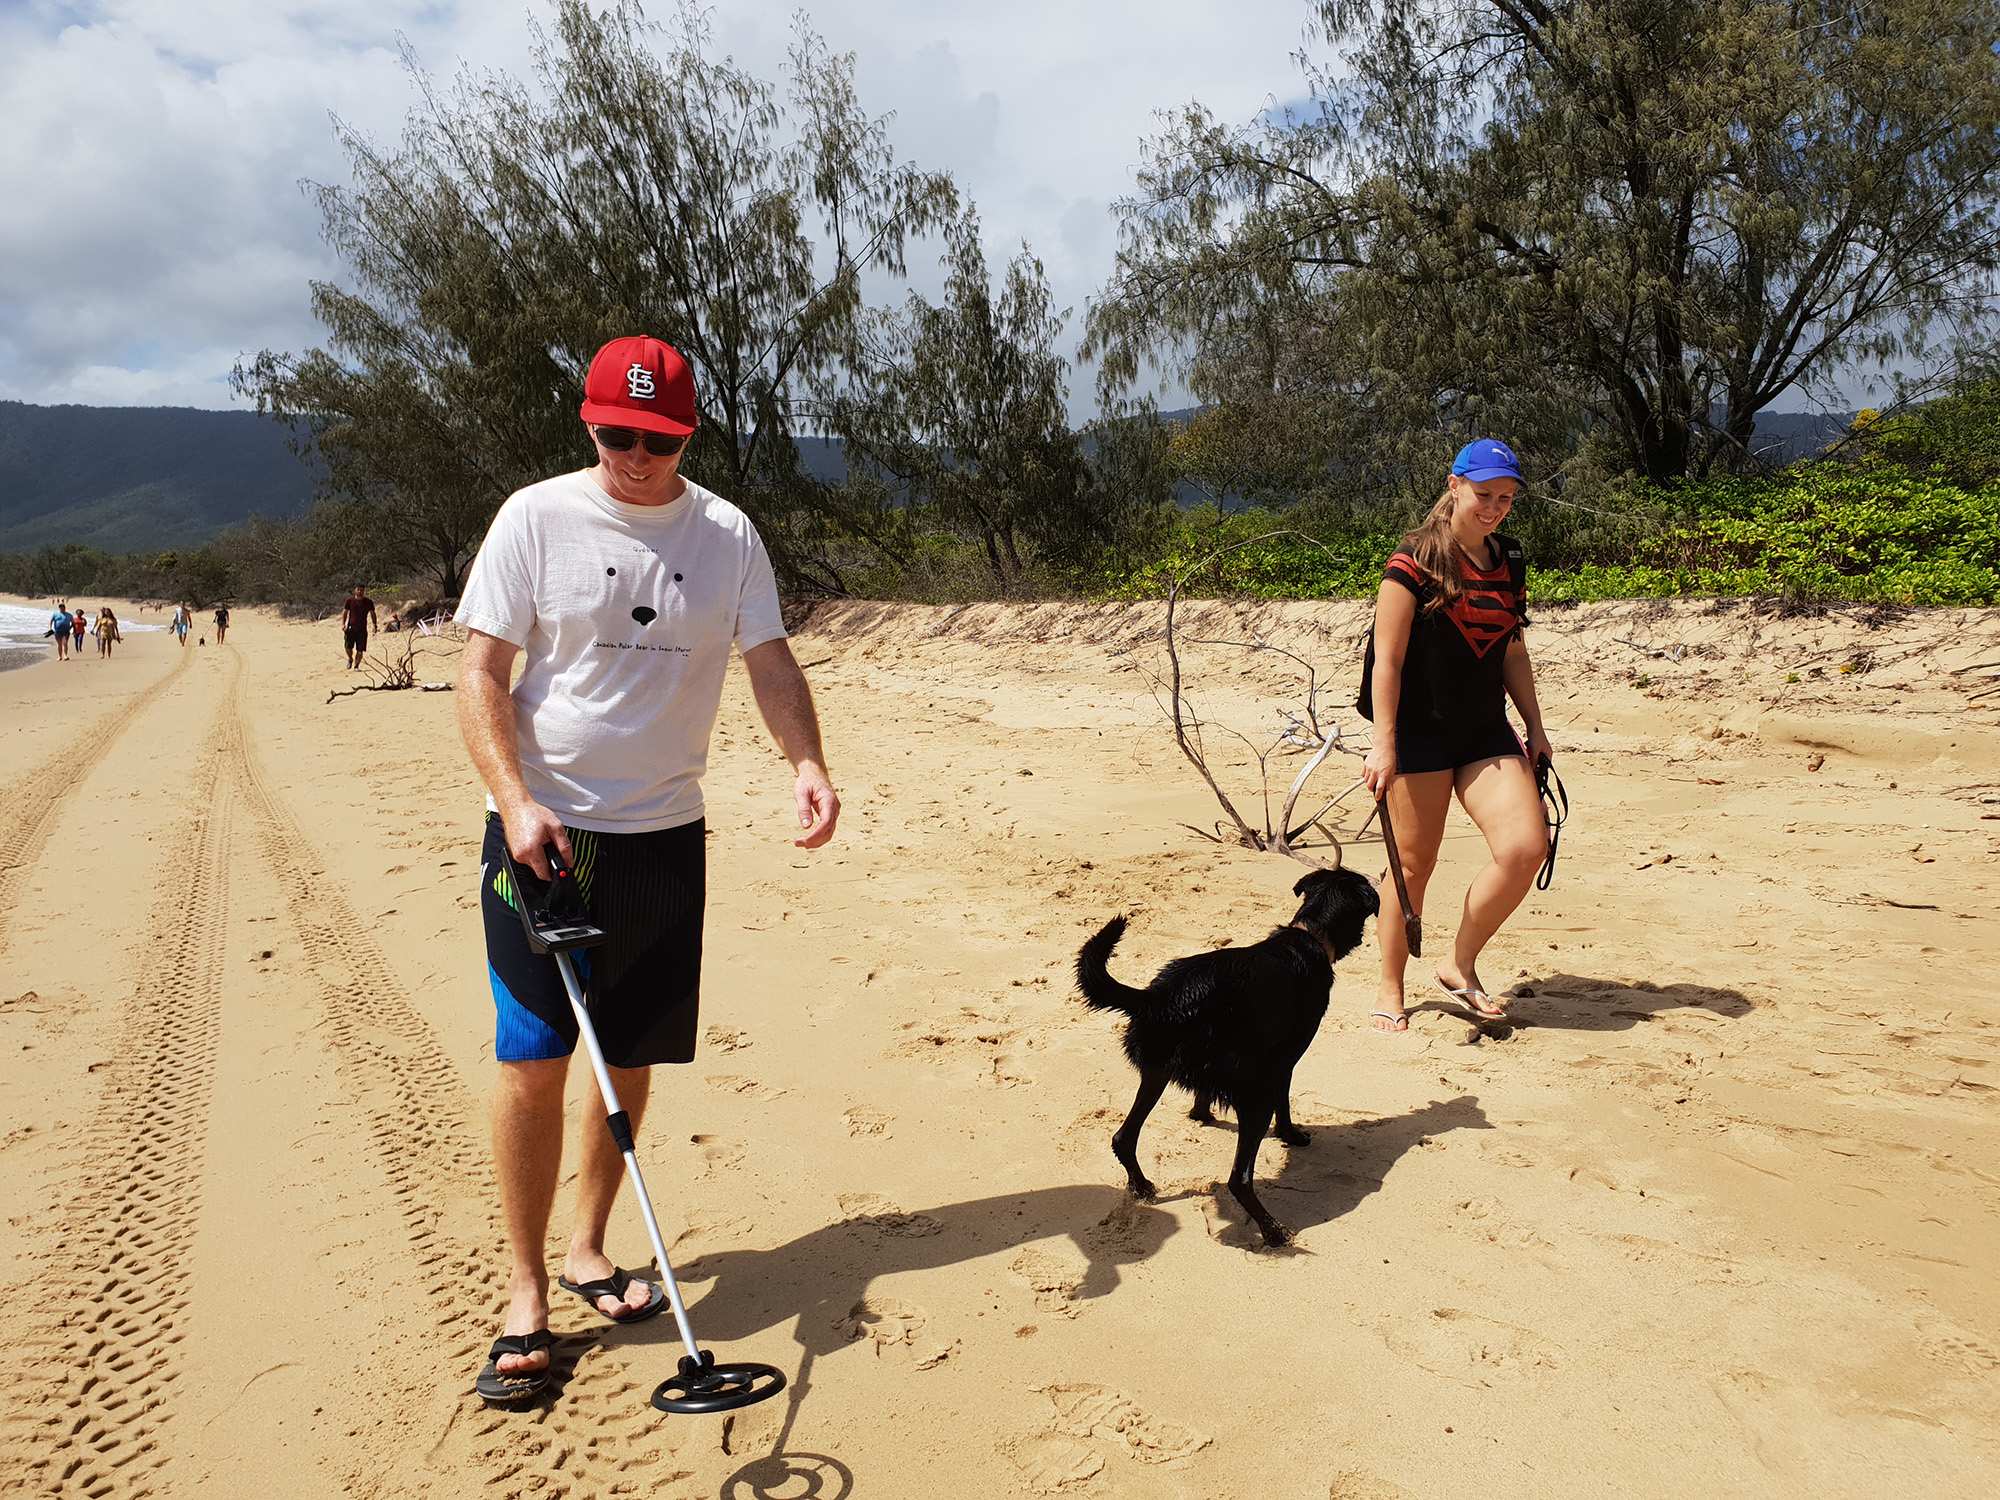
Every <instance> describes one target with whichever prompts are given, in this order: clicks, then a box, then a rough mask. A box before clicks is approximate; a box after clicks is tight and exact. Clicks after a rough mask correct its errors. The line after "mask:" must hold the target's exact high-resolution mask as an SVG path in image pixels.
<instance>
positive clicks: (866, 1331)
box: [833, 1297, 931, 1355]
mask: <svg viewBox="0 0 2000 1500" xmlns="http://www.w3.org/2000/svg"><path fill="white" fill-rule="evenodd" d="M930 1322H931V1319H930V1314H929V1313H927V1312H925V1311H924V1310H923V1309H922V1308H921V1307H916V1306H914V1305H912V1304H911V1303H908V1302H898V1301H897V1300H896V1299H895V1298H894V1297H864V1298H862V1299H861V1301H859V1302H857V1303H855V1304H854V1306H853V1307H851V1308H849V1309H848V1311H847V1316H846V1317H844V1318H835V1319H834V1320H833V1327H834V1330H835V1331H836V1332H837V1333H839V1334H840V1336H841V1337H842V1338H844V1339H846V1340H847V1341H848V1342H849V1343H854V1342H857V1341H858V1340H861V1339H866V1340H868V1341H869V1342H870V1343H871V1344H873V1345H874V1346H875V1352H876V1354H878V1355H879V1354H881V1352H882V1351H883V1350H884V1349H893V1348H895V1347H896V1346H897V1345H899V1344H914V1343H916V1341H917V1339H918V1337H919V1336H920V1335H921V1334H922V1333H923V1331H924V1330H925V1329H926V1328H928V1327H929V1326H930Z"/></svg>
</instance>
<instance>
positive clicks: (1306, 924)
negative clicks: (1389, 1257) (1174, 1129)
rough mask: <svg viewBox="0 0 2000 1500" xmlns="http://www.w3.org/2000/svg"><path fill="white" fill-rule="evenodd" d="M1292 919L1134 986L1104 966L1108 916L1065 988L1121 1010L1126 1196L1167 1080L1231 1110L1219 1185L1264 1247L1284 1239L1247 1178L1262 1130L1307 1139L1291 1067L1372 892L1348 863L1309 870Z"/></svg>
mask: <svg viewBox="0 0 2000 1500" xmlns="http://www.w3.org/2000/svg"><path fill="white" fill-rule="evenodd" d="M1292 893H1293V894H1294V895H1296V896H1298V897H1300V898H1301V902H1300V905H1299V909H1298V912H1297V914H1296V915H1295V916H1294V917H1293V918H1292V920H1291V921H1290V923H1288V924H1287V925H1286V926H1283V927H1279V928H1277V929H1275V930H1274V931H1273V932H1272V933H1271V935H1270V936H1269V937H1267V938H1265V939H1264V940H1263V941H1262V942H1260V943H1255V944H1252V945H1251V946H1250V947H1247V948H1222V949H1219V950H1217V951H1216V952H1213V953H1197V954H1194V955H1192V956H1191V957H1188V958H1177V959H1175V960H1173V962H1171V963H1169V964H1168V965H1167V966H1166V967H1165V968H1163V969H1161V970H1160V972H1159V973H1158V974H1157V975H1155V976H1154V978H1153V982H1152V983H1151V984H1149V985H1147V986H1146V988H1145V989H1143V990H1138V989H1134V988H1132V987H1131V986H1130V985H1127V984H1121V983H1119V982H1118V981H1117V980H1116V979H1113V978H1112V977H1111V974H1110V972H1109V970H1108V969H1107V968H1106V964H1107V962H1108V961H1109V959H1110V957H1111V950H1112V949H1114V948H1116V947H1117V946H1118V940H1119V938H1121V937H1123V936H1124V935H1125V918H1123V917H1113V918H1112V919H1111V920H1110V921H1109V922H1107V923H1105V924H1104V928H1103V930H1102V931H1100V932H1099V933H1098V934H1097V936H1096V937H1094V938H1092V939H1091V940H1090V941H1089V942H1087V943H1085V944H1084V945H1083V948H1082V951H1081V952H1079V953H1078V954H1077V958H1076V980H1077V986H1078V988H1080V989H1081V990H1082V991H1083V997H1084V1000H1085V1001H1086V1002H1087V1003H1088V1004H1089V1005H1090V1007H1091V1009H1093V1010H1115V1011H1121V1012H1123V1013H1124V1014H1125V1015H1126V1016H1128V1017H1129V1018H1130V1019H1129V1020H1128V1021H1127V1022H1126V1025H1125V1055H1126V1056H1127V1057H1129V1058H1131V1060H1132V1066H1133V1067H1135V1068H1137V1069H1138V1070H1139V1092H1138V1095H1137V1097H1136V1098H1134V1099H1133V1101H1132V1110H1131V1113H1130V1114H1128V1115H1127V1116H1126V1117H1125V1123H1124V1124H1123V1125H1121V1126H1119V1127H1118V1132H1117V1134H1115V1135H1114V1136H1112V1137H1111V1149H1112V1151H1113V1152H1114V1153H1115V1154H1116V1155H1117V1157H1118V1161H1119V1164H1120V1165H1121V1166H1123V1167H1124V1168H1125V1176H1126V1180H1127V1182H1128V1183H1129V1185H1130V1186H1131V1189H1132V1194H1133V1196H1134V1197H1136V1198H1139V1199H1141V1200H1146V1201H1150V1200H1151V1198H1152V1196H1153V1191H1154V1190H1153V1184H1152V1183H1151V1182H1149V1181H1148V1180H1147V1178H1146V1174H1145V1173H1144V1172H1142V1171H1140V1170H1139V1158H1138V1145H1139V1131H1140V1130H1141V1129H1142V1128H1143V1127H1144V1126H1145V1123H1146V1116H1147V1115H1149V1114H1150V1113H1152V1110H1153V1106H1154V1105H1156V1104H1158V1103H1159V1102H1160V1095H1161V1094H1162V1093H1164V1092H1165V1091H1166V1087H1167V1085H1168V1084H1169V1083H1177V1084H1179V1085H1180V1086H1181V1087H1182V1088H1185V1089H1192V1090H1193V1091H1194V1092H1195V1094H1196V1096H1197V1098H1199V1099H1204V1100H1205V1099H1210V1098H1212V1099H1215V1100H1218V1101H1220V1102H1221V1103H1223V1104H1226V1105H1229V1106H1230V1107H1231V1108H1233V1109H1234V1110H1235V1111H1236V1160H1235V1163H1234V1164H1233V1165H1232V1166H1231V1167H1230V1170H1229V1191H1230V1193H1231V1194H1233V1195H1234V1196H1235V1199H1236V1201H1237V1202H1238V1203H1240V1204H1242V1205H1243V1208H1244V1211H1245V1212H1246V1213H1248V1214H1249V1215H1250V1217H1251V1218H1252V1219H1253V1220H1255V1221H1256V1224H1257V1227H1258V1228H1259V1229H1260V1230H1262V1231H1263V1234H1264V1242H1265V1243H1266V1244H1268V1245H1282V1244H1284V1243H1285V1242H1286V1241H1287V1240H1288V1239H1290V1238H1291V1236H1290V1233H1289V1232H1288V1231H1287V1230H1286V1228H1285V1226H1284V1225H1282V1224H1280V1223H1279V1222H1278V1221H1277V1220H1276V1219H1274V1218H1273V1217H1272V1216H1271V1214H1270V1211H1269V1210H1268V1209H1266V1208H1265V1207H1264V1205H1263V1204H1262V1203H1261V1202H1260V1201H1258V1198H1257V1193H1256V1190H1255V1188H1253V1187H1252V1185H1251V1176H1252V1174H1253V1172H1254V1171H1255V1169H1256V1165H1257V1149H1258V1147H1259V1146H1260V1145H1262V1144H1263V1139H1264V1132H1265V1131H1266V1130H1268V1129H1270V1127H1271V1123H1272V1121H1273V1119H1275V1120H1276V1122H1277V1132H1276V1134H1277V1137H1278V1139H1279V1140H1281V1141H1283V1142H1284V1143H1285V1144H1286V1145H1288V1146H1303V1145H1305V1144H1306V1143H1307V1142H1308V1141H1309V1140H1310V1139H1311V1137H1310V1136H1308V1135H1307V1134H1306V1133H1305V1132H1304V1131H1303V1130H1301V1129H1299V1127H1298V1126H1297V1125H1296V1124H1294V1123H1293V1121H1292V1106H1291V1092H1292V1069H1293V1067H1294V1066H1296V1065H1297V1063H1298V1060H1299V1059H1300V1058H1301V1057H1303V1056H1304V1055H1305V1050H1306V1048H1307V1047H1309V1046H1310V1045H1312V1039H1313V1036H1314V1034H1315V1033H1316V1032H1317V1031H1318V1030H1319V1023H1320V1019H1321V1018H1322V1017H1323V1016H1325V1014H1326V1007H1327V1003H1328V1001H1329V999H1330V998H1331V996H1332V993H1333V965H1334V963H1335V961H1336V960H1338V959H1340V958H1343V957H1345V956H1346V955H1347V954H1348V953H1349V952H1351V951H1352V950H1353V949H1354V947H1355V945H1356V944H1358V943H1359V942H1360V941H1361V934H1362V930H1363V928H1364V927H1365V926H1366V925H1367V922H1368V919H1369V918H1370V917H1372V916H1374V915H1375V914H1376V913H1377V911H1379V910H1380V908H1381V898H1380V897H1379V896H1378V895H1377V893H1376V890H1375V886H1374V884H1373V883H1372V882H1371V881H1369V880H1368V879H1367V877H1365V876H1363V875H1360V874H1357V873H1356V872H1354V871H1352V870H1313V871H1311V872H1310V873H1308V874H1307V875H1305V876H1303V877H1301V879H1300V880H1299V882H1298V884H1297V885H1295V886H1293V887H1292Z"/></svg>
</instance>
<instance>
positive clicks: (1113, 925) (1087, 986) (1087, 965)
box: [1076, 917, 1146, 1016]
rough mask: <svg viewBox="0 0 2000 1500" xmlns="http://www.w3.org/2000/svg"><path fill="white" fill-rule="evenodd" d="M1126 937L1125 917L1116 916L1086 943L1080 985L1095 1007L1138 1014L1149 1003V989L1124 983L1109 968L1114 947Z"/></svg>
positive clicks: (1081, 956) (1079, 967)
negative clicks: (1107, 964)
mask: <svg viewBox="0 0 2000 1500" xmlns="http://www.w3.org/2000/svg"><path fill="white" fill-rule="evenodd" d="M1123 936H1125V919H1124V918H1123V917H1113V918H1112V919H1111V920H1110V921H1109V922H1106V923H1105V924H1104V926H1103V928H1102V929H1101V930H1100V931H1099V932H1098V934H1097V936H1096V937H1094V938H1092V939H1091V940H1090V941H1089V942H1087V943H1085V944H1084V945H1083V947H1082V949H1081V950H1079V952H1078V953H1077V955H1076V987H1077V988H1078V989H1080V990H1082V991H1083V998H1084V1000H1085V1002H1086V1003H1087V1004H1088V1005H1089V1006H1090V1008H1091V1009H1092V1010H1122V1011H1123V1012H1125V1014H1126V1015H1128V1016H1130V1015H1136V1014H1138V1010H1139V1007H1140V1006H1142V1005H1144V1004H1145V1003H1146V992H1145V991H1144V990H1135V989H1133V988H1132V986H1131V985H1129V984H1120V983H1119V982H1118V981H1117V980H1115V979H1113V978H1112V977H1111V971H1110V970H1109V969H1107V968H1106V967H1105V963H1106V962H1107V961H1108V960H1109V959H1110V957H1111V950H1112V949H1113V948H1116V947H1117V946H1118V940H1119V939H1120V938H1122V937H1123Z"/></svg>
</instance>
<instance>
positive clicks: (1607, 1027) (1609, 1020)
mask: <svg viewBox="0 0 2000 1500" xmlns="http://www.w3.org/2000/svg"><path fill="white" fill-rule="evenodd" d="M1499 993H1500V992H1499V991H1495V994H1496V995H1498V994H1499ZM1507 993H1508V995H1509V999H1508V1001H1507V1016H1506V1018H1505V1019H1504V1020H1502V1019H1498V1018H1491V1017H1487V1016H1481V1015H1477V1014H1475V1013H1474V1012H1473V1010H1472V1008H1471V1007H1470V1006H1468V1005H1465V1004H1463V1003H1462V1002H1460V1001H1458V1000H1453V999H1449V998H1447V997H1445V996H1442V995H1436V994H1433V995H1432V996H1429V997H1420V998H1418V999H1417V1000H1416V1001H1415V1002H1414V1003H1413V1004H1411V1006H1410V1007H1409V1009H1410V1010H1411V1011H1412V1012H1413V1013H1414V1012H1418V1011H1426V1010H1435V1011H1442V1012H1443V1013H1445V1014H1447V1015H1453V1016H1457V1017H1459V1018H1460V1019H1461V1020H1468V1021H1471V1022H1473V1023H1474V1024H1476V1025H1477V1026H1478V1027H1479V1028H1480V1030H1482V1031H1485V1032H1488V1033H1490V1034H1492V1035H1495V1036H1506V1035H1509V1034H1511V1033H1513V1032H1515V1031H1518V1030H1525V1029H1530V1028H1533V1027H1537V1026H1542V1027H1547V1028H1550V1029H1552V1030H1558V1031H1629V1030H1630V1029H1631V1028H1632V1027H1634V1026H1643V1025H1645V1024H1646V1023H1647V1022H1649V1021H1655V1020H1658V1019H1659V1018H1660V1016H1661V1015H1662V1014H1663V1013H1664V1012H1667V1011H1675V1010H1689V1011H1707V1012H1708V1013H1709V1014H1710V1015H1713V1016H1721V1017H1723V1018H1725V1019H1727V1020H1731V1021H1735V1020H1740V1019H1742V1018H1743V1017H1744V1016H1747V1015H1749V1014H1750V1012H1751V1011H1753V1010H1755V1009H1756V1008H1757V1007H1756V1006H1755V1005H1754V1004H1752V1003H1751V1001H1750V999H1749V998H1748V997H1747V996H1746V995H1744V994H1743V993H1742V991H1740V990H1726V989H1718V988H1716V987H1714V986H1712V985H1706V984H1686V983H1682V984H1654V983H1652V982H1651V981H1649V980H1644V979H1637V980H1626V979H1591V978H1588V977H1586V976H1583V975H1580V974H1550V975H1547V976H1545V977H1541V978H1531V979H1525V980H1522V981H1521V982H1520V983H1518V984H1515V985H1512V986H1509V988H1508V992H1507Z"/></svg>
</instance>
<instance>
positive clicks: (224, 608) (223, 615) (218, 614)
mask: <svg viewBox="0 0 2000 1500" xmlns="http://www.w3.org/2000/svg"><path fill="white" fill-rule="evenodd" d="M228 637H229V606H228V605H226V604H218V605H217V606H216V607H215V644H216V645H218V646H220V645H221V644H222V643H223V641H225V640H227V639H228Z"/></svg>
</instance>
